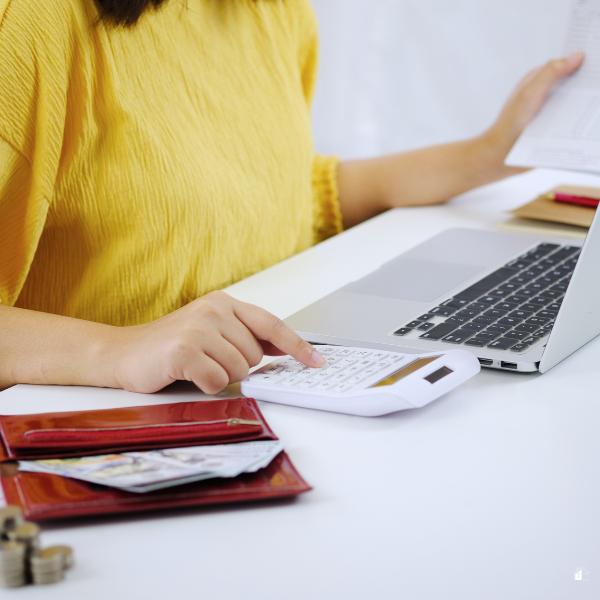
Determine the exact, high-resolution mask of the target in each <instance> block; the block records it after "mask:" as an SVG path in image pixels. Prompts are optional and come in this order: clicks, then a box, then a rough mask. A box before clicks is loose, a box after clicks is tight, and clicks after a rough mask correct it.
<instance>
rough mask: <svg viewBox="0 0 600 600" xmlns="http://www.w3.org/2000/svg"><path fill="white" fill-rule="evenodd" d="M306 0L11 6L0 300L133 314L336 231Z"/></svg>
mask: <svg viewBox="0 0 600 600" xmlns="http://www.w3.org/2000/svg"><path fill="white" fill-rule="evenodd" d="M316 61H317V27H316V21H315V18H314V15H313V12H312V9H311V7H310V4H309V1H308V0H186V1H185V2H180V1H179V0H167V2H166V3H165V4H164V5H163V7H162V8H160V9H159V10H156V11H155V10H150V11H149V12H147V13H145V14H144V15H143V16H142V18H141V20H140V22H139V23H138V24H137V25H136V26H135V27H133V28H129V29H124V28H115V27H108V26H104V25H102V24H97V10H96V8H95V4H94V2H93V0H0V301H1V302H2V303H4V304H7V305H15V306H20V307H24V308H30V309H34V310H40V311H44V312H51V313H56V314H62V315H69V316H72V317H77V318H82V319H88V320H92V321H98V322H102V323H108V324H112V325H133V324H137V323H143V322H148V321H151V320H153V319H156V318H158V317H160V316H162V315H164V314H166V313H168V312H171V311H173V310H175V309H177V308H179V307H180V306H182V305H184V304H186V303H188V302H190V301H191V300H193V299H194V298H197V297H198V296H201V295H203V294H205V293H207V292H209V291H211V290H215V289H219V288H223V287H225V286H227V285H229V284H231V283H233V282H235V281H237V280H239V279H242V278H243V277H246V276H248V275H250V274H252V273H255V272H256V271H259V270H261V269H264V268H265V267H268V266H269V265H272V264H274V263H276V262H278V261H281V260H283V259H285V258H287V257H289V256H291V255H293V254H294V253H296V252H299V251H301V250H304V249H305V248H308V247H309V246H310V245H312V244H314V243H315V242H317V241H319V240H322V239H324V238H326V237H328V236H330V235H333V234H335V233H336V232H338V231H339V230H340V229H341V218H340V211H339V207H338V204H337V191H336V168H337V164H336V160H335V158H323V157H319V156H317V155H315V154H314V151H313V144H312V137H311V128H310V106H309V105H310V99H311V95H312V92H313V88H314V83H315V76H316Z"/></svg>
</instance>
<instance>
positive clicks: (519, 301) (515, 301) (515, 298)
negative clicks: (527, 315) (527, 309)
mask: <svg viewBox="0 0 600 600" xmlns="http://www.w3.org/2000/svg"><path fill="white" fill-rule="evenodd" d="M505 302H510V303H512V304H523V302H529V296H521V295H519V294H514V295H513V296H509V297H508V298H507V299H506V300H505Z"/></svg>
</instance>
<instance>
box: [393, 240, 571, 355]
mask: <svg viewBox="0 0 600 600" xmlns="http://www.w3.org/2000/svg"><path fill="white" fill-rule="evenodd" d="M580 252H581V248H579V247H578V246H561V245H559V244H540V245H539V246H537V247H536V248H534V249H533V250H530V251H529V252H526V253H525V254H523V255H522V256H519V257H518V258H516V259H515V260H512V261H510V262H509V263H507V264H506V265H504V266H503V267H501V268H499V269H497V270H496V271H494V272H493V273H491V274H490V275H487V276H486V277H484V278H483V279H480V280H479V281H478V282H477V283H474V284H473V285H471V286H470V287H468V288H467V289H466V290H463V291H462V292H460V293H458V294H456V296H453V297H452V298H448V300H446V301H445V302H442V303H441V304H440V305H439V306H436V307H434V308H432V309H431V310H430V311H429V312H428V313H426V314H424V315H422V316H420V317H418V318H417V319H415V320H413V321H411V322H410V323H407V324H406V325H405V326H404V327H401V328H400V329H398V330H397V331H395V332H394V335H397V336H405V337H407V338H410V339H423V340H436V341H441V342H446V343H448V344H464V345H465V346H472V347H475V348H483V347H484V346H485V347H487V348H490V349H493V350H510V351H512V352H523V351H525V350H529V349H530V348H531V347H532V346H533V345H534V344H536V343H538V342H540V341H541V340H543V339H544V338H546V337H547V336H548V335H550V331H551V329H552V326H553V325H554V320H555V318H556V315H557V313H558V310H559V308H560V305H561V302H562V299H563V296H564V294H565V292H566V290H567V286H568V285H569V281H570V279H571V275H572V274H573V270H574V269H575V265H576V264H577V259H578V258H579V254H580Z"/></svg>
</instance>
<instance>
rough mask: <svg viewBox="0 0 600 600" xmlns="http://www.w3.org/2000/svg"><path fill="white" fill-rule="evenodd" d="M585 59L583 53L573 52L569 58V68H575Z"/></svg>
mask: <svg viewBox="0 0 600 600" xmlns="http://www.w3.org/2000/svg"><path fill="white" fill-rule="evenodd" d="M582 58H583V52H581V51H579V52H573V54H571V55H570V56H568V57H567V62H568V63H569V66H571V67H573V66H575V65H576V64H578V63H579V61H580V60H581V59H582Z"/></svg>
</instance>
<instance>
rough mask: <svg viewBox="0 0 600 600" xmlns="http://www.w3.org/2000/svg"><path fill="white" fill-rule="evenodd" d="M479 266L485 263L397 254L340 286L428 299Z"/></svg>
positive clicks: (401, 297) (352, 290) (360, 291)
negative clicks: (455, 262) (464, 262)
mask: <svg viewBox="0 0 600 600" xmlns="http://www.w3.org/2000/svg"><path fill="white" fill-rule="evenodd" d="M483 269H485V267H481V266H474V265H465V264H450V263H446V262H439V261H431V260H418V259H412V258H406V257H399V258H397V259H394V260H392V261H390V262H388V263H386V264H385V265H384V266H382V267H381V268H380V269H377V271H375V272H374V273H371V274H370V275H367V276H366V277H363V278H362V279H360V280H359V281H355V282H354V283H351V284H350V285H347V286H346V287H344V288H343V290H344V291H345V292H350V293H354V294H367V295H369V296H382V297H384V298H396V299H398V300H413V301H417V302H432V301H433V300H435V299H436V298H439V297H440V296H442V295H444V294H447V293H448V292H449V291H450V290H453V289H454V288H456V287H457V286H458V285H460V284H461V283H463V282H464V281H467V280H468V279H470V278H471V277H473V276H475V275H477V274H478V273H480V272H481V271H482V270H483Z"/></svg>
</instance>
